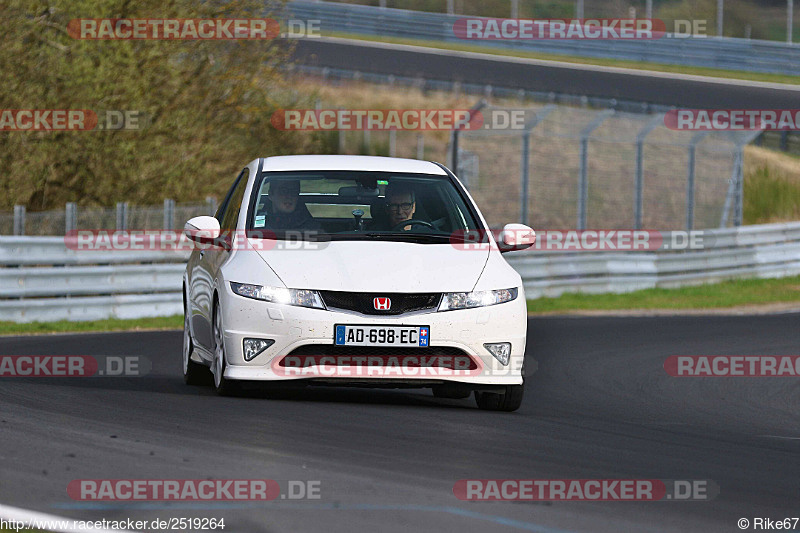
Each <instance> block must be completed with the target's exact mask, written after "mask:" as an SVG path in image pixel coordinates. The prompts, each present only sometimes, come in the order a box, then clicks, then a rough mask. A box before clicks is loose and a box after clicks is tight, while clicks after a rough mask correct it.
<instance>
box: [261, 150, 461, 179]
mask: <svg viewBox="0 0 800 533" xmlns="http://www.w3.org/2000/svg"><path fill="white" fill-rule="evenodd" d="M262 170H263V171H264V172H275V171H291V170H355V171H367V172H403V173H409V174H438V175H442V176H446V175H447V173H446V172H445V171H444V170H442V168H441V167H440V166H439V165H437V164H435V163H431V162H430V161H420V160H418V159H403V158H399V157H376V156H366V155H281V156H275V157H266V158H264V161H263V167H262Z"/></svg>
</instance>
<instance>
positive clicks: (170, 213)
mask: <svg viewBox="0 0 800 533" xmlns="http://www.w3.org/2000/svg"><path fill="white" fill-rule="evenodd" d="M164 229H175V200H171V199H169V198H165V199H164Z"/></svg>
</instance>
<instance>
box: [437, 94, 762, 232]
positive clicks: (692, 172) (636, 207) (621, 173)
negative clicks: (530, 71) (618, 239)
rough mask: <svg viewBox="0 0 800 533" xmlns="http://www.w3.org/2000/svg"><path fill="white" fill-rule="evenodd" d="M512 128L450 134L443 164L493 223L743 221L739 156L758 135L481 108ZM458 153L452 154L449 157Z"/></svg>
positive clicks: (623, 117)
mask: <svg viewBox="0 0 800 533" xmlns="http://www.w3.org/2000/svg"><path fill="white" fill-rule="evenodd" d="M481 113H482V116H483V121H484V124H486V123H489V126H491V123H493V122H497V121H496V117H497V116H501V117H502V116H505V117H508V116H512V115H513V114H514V113H516V114H518V115H519V114H520V113H523V114H522V115H521V116H522V117H524V120H521V121H520V124H524V126H522V127H520V128H516V129H510V128H506V129H493V128H492V127H488V128H487V127H483V128H479V129H474V130H463V131H458V132H455V133H454V134H453V136H452V137H451V142H450V148H449V163H450V166H451V167H452V168H454V169H456V171H457V173H458V175H459V176H460V177H461V179H462V180H463V181H464V182H465V183H467V186H468V187H469V190H470V193H471V194H472V195H473V197H474V198H475V200H476V201H477V202H478V205H479V206H480V207H481V210H482V211H483V213H484V215H485V216H486V218H487V220H488V222H489V224H490V225H491V226H500V225H502V224H504V223H508V222H517V221H519V222H523V223H525V224H529V225H531V226H534V227H539V228H549V229H567V228H576V229H585V228H595V229H601V228H602V229H616V228H648V229H659V230H668V229H691V228H715V227H724V226H729V225H732V224H734V225H739V224H741V218H742V215H741V213H742V183H743V176H742V164H741V163H742V150H743V147H744V145H746V144H747V143H749V142H750V141H752V140H753V138H754V137H755V136H757V135H758V133H759V132H713V133H707V132H700V133H698V132H693V131H676V130H672V129H668V128H667V127H666V126H665V125H664V115H663V114H651V115H648V114H635V113H628V112H619V111H613V110H592V109H587V108H575V107H568V106H562V105H553V104H551V105H542V106H538V107H530V108H525V109H520V108H515V109H506V108H498V107H485V108H483V109H481ZM456 153H457V156H456V157H454V154H456Z"/></svg>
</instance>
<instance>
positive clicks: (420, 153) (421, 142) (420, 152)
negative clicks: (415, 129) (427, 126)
mask: <svg viewBox="0 0 800 533" xmlns="http://www.w3.org/2000/svg"><path fill="white" fill-rule="evenodd" d="M417 159H420V160H422V159H425V136H424V135H422V134H421V133H417Z"/></svg>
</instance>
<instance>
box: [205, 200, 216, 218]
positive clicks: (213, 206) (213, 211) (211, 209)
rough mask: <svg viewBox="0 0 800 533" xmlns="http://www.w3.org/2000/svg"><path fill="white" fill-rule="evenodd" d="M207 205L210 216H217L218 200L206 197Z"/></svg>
mask: <svg viewBox="0 0 800 533" xmlns="http://www.w3.org/2000/svg"><path fill="white" fill-rule="evenodd" d="M206 205H208V212H209V216H212V217H213V216H214V215H216V214H217V199H216V197H214V196H206Z"/></svg>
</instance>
